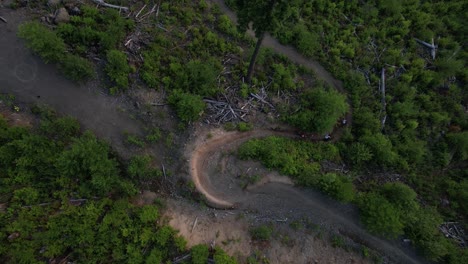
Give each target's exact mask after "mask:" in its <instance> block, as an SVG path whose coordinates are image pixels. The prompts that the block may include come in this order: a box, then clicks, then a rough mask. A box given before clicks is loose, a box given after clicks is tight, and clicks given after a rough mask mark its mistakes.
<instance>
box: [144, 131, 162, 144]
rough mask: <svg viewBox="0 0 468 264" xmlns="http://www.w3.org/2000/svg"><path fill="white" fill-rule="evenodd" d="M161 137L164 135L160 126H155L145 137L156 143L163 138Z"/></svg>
mask: <svg viewBox="0 0 468 264" xmlns="http://www.w3.org/2000/svg"><path fill="white" fill-rule="evenodd" d="M161 137H162V134H161V130H160V129H159V128H153V129H151V130H150V131H149V133H148V134H147V135H146V137H145V139H146V140H147V141H148V142H151V143H156V142H158V141H159V140H160V139H161Z"/></svg>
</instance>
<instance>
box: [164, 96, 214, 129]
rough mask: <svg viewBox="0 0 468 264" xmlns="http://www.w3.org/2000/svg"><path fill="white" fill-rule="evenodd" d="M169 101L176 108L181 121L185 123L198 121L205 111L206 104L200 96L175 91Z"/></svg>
mask: <svg viewBox="0 0 468 264" xmlns="http://www.w3.org/2000/svg"><path fill="white" fill-rule="evenodd" d="M168 100H169V103H170V104H171V105H173V106H174V107H175V110H176V112H177V115H178V116H179V118H180V120H182V121H184V122H190V121H196V120H198V119H199V118H200V116H201V115H202V114H203V111H204V110H205V102H203V100H202V98H201V97H200V96H198V95H192V94H190V93H184V92H182V91H180V90H175V91H173V93H172V94H171V95H170V96H169V99H168Z"/></svg>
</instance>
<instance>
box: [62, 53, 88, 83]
mask: <svg viewBox="0 0 468 264" xmlns="http://www.w3.org/2000/svg"><path fill="white" fill-rule="evenodd" d="M59 69H60V70H61V71H62V73H63V74H64V75H65V76H66V77H67V78H69V79H70V80H72V81H75V82H83V81H86V80H88V79H91V78H93V77H94V76H95V73H94V66H93V64H92V63H91V62H89V61H88V60H87V59H84V58H81V57H78V56H76V55H71V54H67V55H65V56H64V57H63V58H62V59H61V61H60V64H59Z"/></svg>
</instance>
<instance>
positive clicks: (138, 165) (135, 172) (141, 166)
mask: <svg viewBox="0 0 468 264" xmlns="http://www.w3.org/2000/svg"><path fill="white" fill-rule="evenodd" d="M151 161H152V158H151V156H149V155H139V156H135V157H133V158H132V159H131V160H130V163H129V164H128V167H127V173H128V175H129V176H130V177H131V178H134V179H139V180H150V179H153V178H156V177H159V176H161V172H160V170H159V169H156V168H154V167H153V166H152V165H151Z"/></svg>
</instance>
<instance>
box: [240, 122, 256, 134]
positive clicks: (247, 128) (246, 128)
mask: <svg viewBox="0 0 468 264" xmlns="http://www.w3.org/2000/svg"><path fill="white" fill-rule="evenodd" d="M252 129H253V125H252V124H250V123H245V122H240V123H238V124H237V130H239V131H240V132H247V131H250V130H252Z"/></svg>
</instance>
